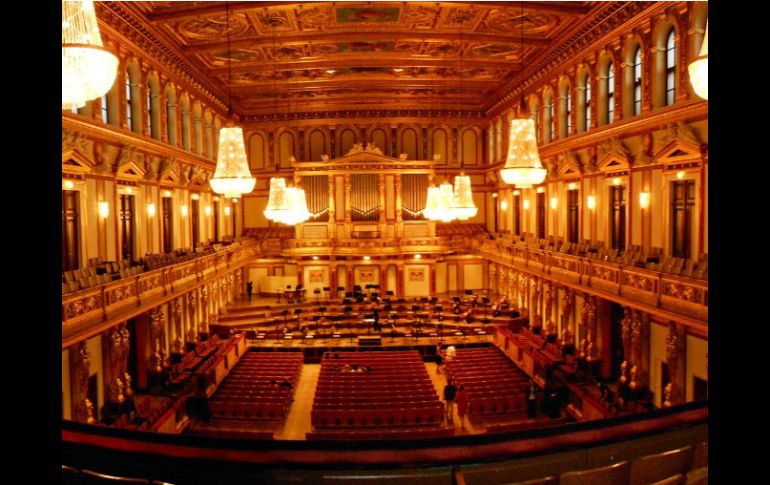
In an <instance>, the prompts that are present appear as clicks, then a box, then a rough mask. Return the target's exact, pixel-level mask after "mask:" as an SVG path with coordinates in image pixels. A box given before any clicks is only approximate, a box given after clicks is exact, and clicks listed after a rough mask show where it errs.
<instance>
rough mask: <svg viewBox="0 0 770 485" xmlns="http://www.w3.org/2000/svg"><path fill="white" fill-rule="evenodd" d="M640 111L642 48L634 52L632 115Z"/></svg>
mask: <svg viewBox="0 0 770 485" xmlns="http://www.w3.org/2000/svg"><path fill="white" fill-rule="evenodd" d="M641 112H642V48H641V47H637V48H636V52H635V53H634V116H636V115H638V114H640V113H641Z"/></svg>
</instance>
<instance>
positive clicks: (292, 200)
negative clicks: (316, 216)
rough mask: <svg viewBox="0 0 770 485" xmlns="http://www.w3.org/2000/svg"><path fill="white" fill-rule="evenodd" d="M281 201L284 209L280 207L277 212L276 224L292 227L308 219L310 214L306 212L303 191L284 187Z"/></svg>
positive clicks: (305, 199)
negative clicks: (284, 204)
mask: <svg viewBox="0 0 770 485" xmlns="http://www.w3.org/2000/svg"><path fill="white" fill-rule="evenodd" d="M283 200H284V201H285V203H286V207H285V208H283V207H282V208H280V209H279V210H278V211H277V215H278V218H277V222H282V223H284V224H286V225H288V226H293V225H296V224H299V223H300V222H305V221H306V220H308V219H310V216H311V214H310V211H309V210H307V198H306V197H305V191H304V190H303V189H301V188H299V187H286V189H285V191H284V197H283Z"/></svg>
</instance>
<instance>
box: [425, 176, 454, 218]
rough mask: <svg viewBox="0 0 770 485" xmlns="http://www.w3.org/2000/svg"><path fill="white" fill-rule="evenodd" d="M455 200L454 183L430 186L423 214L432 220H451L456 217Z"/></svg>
mask: <svg viewBox="0 0 770 485" xmlns="http://www.w3.org/2000/svg"><path fill="white" fill-rule="evenodd" d="M453 200H454V193H453V191H452V184H449V183H443V184H441V185H439V186H438V187H429V188H428V200H427V202H426V203H425V211H424V212H423V215H424V216H425V217H426V218H427V219H430V220H432V221H441V222H451V221H453V220H454V219H455V218H456V214H455V211H454V209H453V208H452V201H453Z"/></svg>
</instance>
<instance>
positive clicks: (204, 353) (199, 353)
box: [168, 335, 222, 384]
mask: <svg viewBox="0 0 770 485" xmlns="http://www.w3.org/2000/svg"><path fill="white" fill-rule="evenodd" d="M221 346H222V340H221V339H220V338H219V336H217V335H212V336H211V338H209V339H208V340H206V341H205V342H201V343H199V344H198V345H196V346H195V349H194V350H191V351H189V352H187V353H186V354H185V355H184V357H182V360H181V362H179V363H178V364H174V365H171V366H169V369H168V378H169V383H171V384H180V383H182V382H184V381H185V380H187V378H188V377H190V376H191V375H192V374H193V373H194V372H195V371H196V370H197V369H198V367H199V366H200V365H201V364H202V363H203V362H204V361H205V360H206V359H208V358H209V357H211V356H212V355H214V354H215V353H216V352H217V350H218V349H219V348H220V347H221Z"/></svg>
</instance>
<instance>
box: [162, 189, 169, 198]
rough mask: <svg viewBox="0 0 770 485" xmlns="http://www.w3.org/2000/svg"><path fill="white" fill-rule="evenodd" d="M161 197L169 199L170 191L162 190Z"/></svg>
mask: <svg viewBox="0 0 770 485" xmlns="http://www.w3.org/2000/svg"><path fill="white" fill-rule="evenodd" d="M163 197H171V191H170V190H164V191H163Z"/></svg>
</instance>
